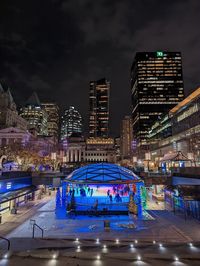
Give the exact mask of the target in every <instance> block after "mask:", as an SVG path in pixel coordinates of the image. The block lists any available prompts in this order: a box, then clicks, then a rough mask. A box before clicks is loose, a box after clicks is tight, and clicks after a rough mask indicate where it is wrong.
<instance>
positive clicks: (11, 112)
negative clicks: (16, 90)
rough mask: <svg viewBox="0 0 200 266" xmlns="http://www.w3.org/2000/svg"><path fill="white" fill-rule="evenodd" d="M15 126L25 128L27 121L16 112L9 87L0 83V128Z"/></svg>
mask: <svg viewBox="0 0 200 266" xmlns="http://www.w3.org/2000/svg"><path fill="white" fill-rule="evenodd" d="M8 127H16V128H19V129H23V130H26V129H27V122H26V120H24V119H23V118H22V117H21V116H19V114H18V112H17V106H16V104H15V102H14V100H13V97H12V94H11V91H10V89H7V90H5V89H4V88H3V87H2V85H1V84H0V128H8Z"/></svg>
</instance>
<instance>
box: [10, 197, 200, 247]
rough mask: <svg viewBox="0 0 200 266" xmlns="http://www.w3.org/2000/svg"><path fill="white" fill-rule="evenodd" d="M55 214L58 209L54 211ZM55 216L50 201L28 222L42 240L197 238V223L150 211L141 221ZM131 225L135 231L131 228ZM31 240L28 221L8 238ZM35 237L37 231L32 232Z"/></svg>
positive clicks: (115, 217) (193, 239)
mask: <svg viewBox="0 0 200 266" xmlns="http://www.w3.org/2000/svg"><path fill="white" fill-rule="evenodd" d="M57 211H58V210H57ZM61 211H64V212H63V213H62V215H59V216H57V213H56V212H55V202H54V199H52V200H50V201H49V202H48V203H47V204H45V205H44V206H43V207H41V208H39V209H36V210H35V212H36V213H35V215H33V216H32V219H34V220H36V223H37V224H38V225H39V226H40V227H42V228H43V229H44V236H45V237H46V238H76V237H78V238H87V239H88V238H92V239H94V238H97V237H98V238H100V239H115V238H119V239H129V240H132V239H141V240H143V241H152V240H156V241H164V242H187V241H198V240H199V239H200V230H199V225H200V223H199V222H198V221H196V220H194V219H191V220H188V221H185V220H184V219H183V218H182V217H178V216H175V215H174V214H173V213H170V212H168V211H156V210H153V211H150V214H151V216H152V217H154V218H155V219H154V220H147V221H141V220H137V219H135V218H133V217H132V216H131V217H127V216H107V217H106V216H103V217H95V216H94V217H88V216H77V217H67V216H66V213H65V210H61ZM104 220H110V225H111V229H110V231H109V232H107V231H106V232H105V230H104ZM133 225H135V227H136V228H132V227H133ZM19 236H20V237H24V238H25V237H31V236H32V226H31V223H30V220H29V219H28V220H27V221H25V222H24V223H23V224H21V225H20V226H18V227H17V228H16V229H15V230H13V231H12V233H10V234H8V237H9V238H16V237H19ZM36 236H37V237H40V236H41V232H40V231H39V230H36Z"/></svg>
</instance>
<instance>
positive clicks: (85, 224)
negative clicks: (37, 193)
mask: <svg viewBox="0 0 200 266" xmlns="http://www.w3.org/2000/svg"><path fill="white" fill-rule="evenodd" d="M42 205H43V206H42ZM155 208H156V207H155V206H154V208H153V209H154V210H152V211H149V213H150V215H151V216H153V217H154V218H155V219H154V220H147V221H138V220H136V219H133V217H127V216H126V217H125V216H111V217H88V216H77V217H73V218H69V217H66V215H65V213H62V215H61V216H60V215H59V216H56V213H55V199H51V200H49V201H48V202H47V203H46V204H44V202H43V203H41V206H40V205H38V206H36V207H35V208H34V209H32V210H30V213H29V215H28V214H25V217H24V218H23V219H22V217H20V220H21V222H22V224H21V225H19V224H20V222H19V221H18V225H19V226H17V228H16V229H14V230H12V232H10V233H8V234H7V237H8V238H9V239H10V240H11V250H12V251H11V253H9V254H8V258H4V257H3V256H4V255H5V254H6V253H5V252H6V251H5V249H6V243H2V242H1V243H0V247H1V248H2V250H3V251H1V252H0V256H1V255H2V259H0V265H9V266H16V265H20V266H26V265H29V266H32V265H36V264H37V266H40V265H46V266H64V265H65V266H66V265H74V266H86V265H87V266H90V265H99V266H100V265H102V266H104V265H115V266H118V265H120V266H121V265H140V266H141V265H154V266H160V265H177V266H184V265H188V266H190V265H194V266H195V265H198V266H199V265H200V252H199V251H200V243H199V242H198V241H199V239H200V232H199V222H198V221H197V220H194V219H190V220H187V221H185V220H184V218H183V217H180V216H176V215H174V214H173V213H170V212H167V211H161V210H155ZM30 214H31V215H30ZM30 218H31V219H34V220H36V222H37V224H38V225H39V226H41V227H42V228H44V230H45V231H44V239H41V237H40V236H41V235H40V232H39V231H37V232H36V236H37V238H35V239H32V238H31V236H32V226H31V223H30ZM107 219H109V220H110V222H111V229H110V231H109V232H107V231H105V230H104V226H103V222H104V220H107ZM24 220H26V221H24ZM133 222H134V223H135V224H136V228H135V229H130V228H122V227H120V225H121V224H122V225H124V224H129V223H130V224H131V223H133ZM8 227H9V226H8ZM10 229H12V228H10ZM8 231H9V230H7V232H8ZM5 232H6V230H5ZM4 236H5V235H4ZM75 238H79V241H75ZM96 238H99V243H96ZM116 239H119V243H116ZM135 240H137V241H136V242H135ZM153 240H154V241H155V243H153ZM189 242H193V245H194V246H192V247H191V246H189ZM160 243H162V245H163V246H162V247H160V246H159V244H160ZM131 244H132V245H133V246H130V245H131ZM103 245H106V248H104V247H103ZM78 246H80V249H78ZM9 256H10V257H9ZM54 256H55V258H54ZM98 256H99V257H98ZM138 257H141V261H139V260H138ZM176 258H178V259H179V261H175V259H176Z"/></svg>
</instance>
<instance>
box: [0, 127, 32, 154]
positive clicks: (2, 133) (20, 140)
mask: <svg viewBox="0 0 200 266" xmlns="http://www.w3.org/2000/svg"><path fill="white" fill-rule="evenodd" d="M30 139H31V134H30V133H29V132H28V131H27V130H23V129H20V128H16V127H8V128H4V129H0V148H2V149H3V148H5V147H8V146H10V147H12V148H13V150H14V148H18V147H19V146H22V147H24V146H26V144H27V143H28V142H29V141H30ZM18 145H19V146H18Z"/></svg>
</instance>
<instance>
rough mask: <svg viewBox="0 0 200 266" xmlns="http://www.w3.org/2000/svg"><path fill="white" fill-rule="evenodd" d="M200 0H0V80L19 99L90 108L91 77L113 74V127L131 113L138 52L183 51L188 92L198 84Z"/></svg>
mask: <svg viewBox="0 0 200 266" xmlns="http://www.w3.org/2000/svg"><path fill="white" fill-rule="evenodd" d="M199 14H200V1H199V0H188V1H187V0H185V1H184V0H180V1H178V0H167V1H162V0H128V1H126V0H112V1H109V0H104V1H103V0H66V1H64V0H63V1H62V0H10V1H9V0H1V1H0V81H1V82H3V84H7V85H8V86H10V87H11V91H12V93H13V95H14V98H15V100H16V102H17V104H19V105H21V104H23V103H24V102H25V100H26V99H27V98H28V97H29V96H30V94H31V93H32V91H36V92H37V93H38V96H39V98H40V99H41V100H43V101H48V100H54V101H56V102H58V104H59V105H61V107H62V108H68V107H69V105H74V106H75V107H76V108H77V109H78V110H79V111H80V113H81V114H82V115H83V117H84V120H85V123H86V121H87V113H88V93H89V81H90V80H96V79H101V78H103V77H106V78H107V79H109V80H110V81H111V86H112V87H111V133H112V134H114V135H117V134H118V133H119V124H120V120H121V119H122V117H123V116H124V115H126V114H129V113H130V104H131V102H130V67H131V64H132V60H133V58H134V55H135V52H136V51H156V50H164V51H180V52H182V57H183V74H184V82H185V91H186V95H187V94H188V93H189V92H192V91H193V90H194V89H195V88H196V87H197V86H198V85H199V83H200V25H199Z"/></svg>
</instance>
